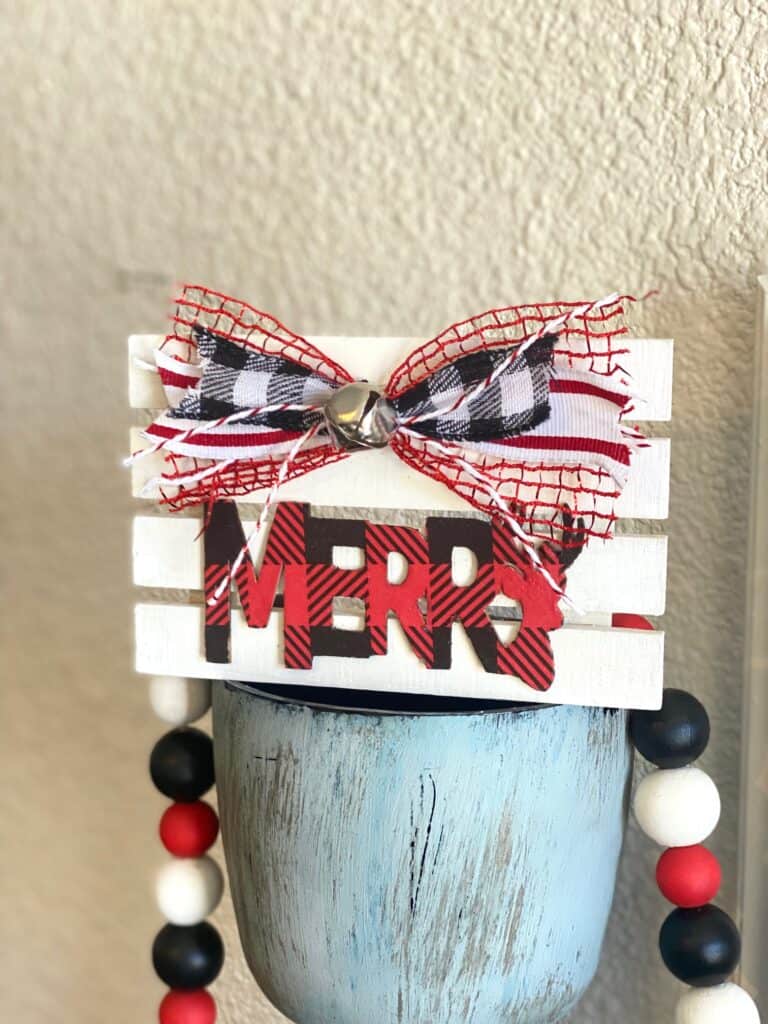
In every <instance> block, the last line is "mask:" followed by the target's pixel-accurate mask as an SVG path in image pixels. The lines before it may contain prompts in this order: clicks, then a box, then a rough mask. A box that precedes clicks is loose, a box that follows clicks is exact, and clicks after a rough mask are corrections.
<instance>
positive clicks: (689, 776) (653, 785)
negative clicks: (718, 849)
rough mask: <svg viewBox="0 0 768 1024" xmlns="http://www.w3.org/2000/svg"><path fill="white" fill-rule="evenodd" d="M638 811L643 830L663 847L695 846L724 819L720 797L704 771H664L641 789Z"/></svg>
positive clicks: (649, 778) (645, 781) (650, 777)
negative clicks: (721, 814)
mask: <svg viewBox="0 0 768 1024" xmlns="http://www.w3.org/2000/svg"><path fill="white" fill-rule="evenodd" d="M634 810H635V818H636V819H637V823H638V825H639V826H640V828H641V829H642V830H643V832H645V834H646V835H648V836H650V838H651V839H653V840H654V841H655V842H657V843H659V845H660V846H693V845H694V844H695V843H701V842H703V841H704V840H705V839H706V838H707V836H709V835H710V834H711V833H712V832H713V830H714V829H715V826H716V825H717V823H718V821H719V820H720V794H719V793H718V791H717V786H716V785H715V784H714V782H713V781H712V779H711V778H710V777H709V775H707V773H706V772H703V771H702V770H701V769H700V768H693V767H690V766H689V767H687V768H667V769H660V770H658V771H654V772H651V773H650V775H646V777H645V778H644V779H643V781H642V782H641V783H640V785H639V786H638V787H637V792H636V793H635V805H634Z"/></svg>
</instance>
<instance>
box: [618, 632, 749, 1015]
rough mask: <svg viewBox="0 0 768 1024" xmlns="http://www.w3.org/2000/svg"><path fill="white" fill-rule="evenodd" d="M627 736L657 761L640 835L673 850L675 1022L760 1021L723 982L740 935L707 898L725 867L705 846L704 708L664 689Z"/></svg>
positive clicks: (715, 796)
mask: <svg viewBox="0 0 768 1024" xmlns="http://www.w3.org/2000/svg"><path fill="white" fill-rule="evenodd" d="M648 627H649V628H651V627H650V623H648ZM636 628H637V627H636ZM630 735H631V737H632V739H633V741H634V742H635V746H636V748H637V749H638V751H639V752H640V753H641V754H643V756H644V757H645V758H646V759H647V760H649V761H651V763H653V764H655V765H657V766H659V767H658V768H657V770H656V771H652V772H651V773H650V774H649V775H647V776H646V777H645V778H644V779H643V780H642V782H641V783H640V785H639V786H638V787H637V791H636V793H635V801H634V812H635V818H636V819H637V823H638V824H639V826H640V828H641V829H642V830H643V832H645V833H646V835H648V836H649V837H650V838H651V839H653V840H654V841H655V842H657V843H659V844H660V845H661V846H667V847H669V849H667V850H666V851H665V852H664V853H663V854H662V855H661V857H660V858H659V862H658V865H657V868H656V881H657V883H658V886H659V889H660V890H661V892H662V894H663V895H664V896H665V897H666V898H667V899H668V900H670V902H672V903H674V904H676V905H677V908H676V909H675V910H673V911H672V912H671V913H670V914H669V915H668V916H667V918H666V920H665V921H664V924H663V925H662V928H661V932H660V934H659V948H660V952H661V956H662V959H663V961H664V963H665V964H666V966H667V967H668V968H669V970H670V971H671V972H672V973H673V974H674V975H675V976H676V977H678V978H680V979H681V980H682V981H684V982H686V983H687V984H689V985H690V986H691V988H689V989H688V990H687V991H686V992H685V994H684V995H683V996H682V997H681V998H680V1000H679V1002H678V1005H677V1010H676V1014H675V1021H676V1024H722V1022H725V1021H727V1022H728V1024H760V1014H759V1012H758V1010H757V1007H756V1005H755V1003H754V1001H753V999H752V998H751V996H750V995H749V994H748V993H747V992H746V991H745V990H744V989H743V988H741V987H740V986H738V985H736V984H734V983H732V982H726V979H727V978H728V977H729V975H730V974H731V973H732V972H733V971H734V970H735V969H736V967H737V965H738V962H739V957H740V954H741V937H740V935H739V932H738V929H737V927H736V925H735V924H734V922H733V921H732V920H731V918H730V917H729V916H728V914H726V913H725V911H723V910H721V909H720V908H719V907H716V906H714V905H713V904H712V903H711V902H710V901H711V900H712V899H713V898H714V897H715V895H716V894H717V891H718V889H719V888H720V881H721V869H720V865H719V863H718V861H717V858H716V857H715V856H714V855H713V854H712V853H710V851H709V850H707V849H705V848H704V847H703V846H701V845H700V843H701V842H702V841H703V840H704V839H706V838H707V837H708V836H709V835H710V834H711V833H712V831H713V830H714V829H715V827H716V825H717V823H718V820H719V818H720V795H719V793H718V791H717V787H716V786H715V784H714V782H713V781H712V779H711V778H710V777H709V776H708V775H707V774H706V772H703V771H701V770H700V769H699V768H695V767H692V766H691V762H692V761H694V760H695V759H696V758H697V757H699V755H700V754H701V753H702V752H703V751H704V749H705V747H706V745H707V742H708V740H709V718H708V716H707V713H706V710H705V709H704V708H703V706H702V705H701V703H700V702H699V701H698V700H696V698H694V697H692V696H691V695H690V694H686V693H684V691H682V690H665V691H664V697H663V702H662V706H661V708H660V709H659V710H658V711H635V712H632V714H631V716H630Z"/></svg>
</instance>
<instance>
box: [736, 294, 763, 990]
mask: <svg viewBox="0 0 768 1024" xmlns="http://www.w3.org/2000/svg"><path fill="white" fill-rule="evenodd" d="M754 377H755V394H754V412H753V433H752V493H751V515H750V531H749V550H748V554H747V608H746V636H745V650H744V700H743V729H742V736H743V746H742V771H741V836H740V843H739V851H740V857H741V865H740V871H739V909H740V917H741V921H740V924H741V935H742V942H743V952H742V958H741V979H742V983H743V984H744V985H745V987H746V988H747V989H749V991H750V992H752V993H753V994H754V993H756V994H757V996H758V1001H759V1003H760V1006H761V1007H762V1006H768V959H767V958H766V955H765V954H766V950H768V743H766V739H767V738H768V628H767V627H768V276H766V277H761V278H760V279H759V287H758V304H757V337H756V339H755V374H754Z"/></svg>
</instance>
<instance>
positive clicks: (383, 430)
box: [325, 380, 397, 450]
mask: <svg viewBox="0 0 768 1024" xmlns="http://www.w3.org/2000/svg"><path fill="white" fill-rule="evenodd" d="M325 418H326V421H327V423H328V427H329V428H330V431H331V435H332V437H333V438H334V440H335V441H336V443H337V444H338V446H339V447H340V448H346V449H348V450H353V449H355V448H386V446H387V445H388V444H389V441H390V438H391V437H392V435H393V434H394V432H395V431H396V430H397V415H396V413H395V410H394V407H393V406H392V403H391V402H390V401H389V399H388V398H387V397H386V395H383V394H382V393H381V391H380V390H379V389H378V388H377V387H374V386H373V385H372V384H367V383H366V382H365V381H362V380H356V381H354V382H353V383H352V384H345V385H344V387H341V388H339V389H338V391H334V392H333V394H332V395H331V397H330V399H329V400H328V402H326V405H325Z"/></svg>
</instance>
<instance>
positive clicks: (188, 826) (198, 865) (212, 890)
mask: <svg viewBox="0 0 768 1024" xmlns="http://www.w3.org/2000/svg"><path fill="white" fill-rule="evenodd" d="M198 683H201V685H198ZM150 702H151V704H152V707H153V708H154V709H155V711H156V712H157V713H158V716H159V717H160V718H162V719H163V721H166V722H170V723H171V724H173V725H176V726H177V728H175V729H173V730H172V731H171V732H169V733H166V734H165V736H163V737H161V739H159V740H158V742H157V743H156V744H155V747H154V749H153V750H152V754H151V757H150V774H151V776H152V780H153V782H154V783H155V785H156V786H157V788H158V789H159V790H160V792H161V793H163V794H165V795H166V796H168V797H170V798H171V799H172V800H174V801H175V802H174V803H173V804H171V805H170V806H169V807H168V808H167V809H166V811H165V813H164V814H163V816H162V818H161V821H160V827H159V833H160V838H161V840H162V843H163V845H164V846H165V848H166V849H167V850H168V852H169V853H171V854H172V855H173V859H171V860H169V861H168V862H167V863H166V864H165V865H164V866H163V867H162V868H161V869H160V870H159V872H158V874H157V877H156V881H155V895H156V898H157V903H158V906H159V907H160V910H161V911H162V912H163V914H164V915H165V917H166V918H167V919H168V921H169V923H168V924H167V925H166V926H165V927H164V928H162V929H161V930H160V931H159V932H158V934H157V936H156V937H155V941H154V943H153V946H152V962H153V965H154V968H155V972H156V973H157V975H158V977H159V978H160V979H161V980H162V981H164V982H165V983H166V984H167V985H168V986H169V987H170V991H169V992H168V993H166V995H165V997H164V999H163V1001H162V1002H161V1004H160V1007H159V1009H158V1019H159V1022H160V1024H214V1022H215V1020H216V1003H215V1001H214V1000H213V998H212V997H211V995H210V994H209V993H208V992H207V991H206V990H205V986H207V985H209V984H210V983H211V982H212V981H213V980H214V979H215V978H216V977H217V975H218V973H219V971H220V970H221V966H222V963H223V960H224V946H223V943H222V941H221V937H220V935H219V933H218V931H217V930H216V929H215V928H214V927H213V925H211V924H209V923H208V922H207V921H206V920H205V918H206V917H207V916H208V915H209V914H210V913H212V911H213V910H215V908H216V907H217V906H218V903H219V901H220V899H221V896H222V892H223V889H224V878H223V875H222V872H221V869H220V868H219V866H218V864H216V862H215V861H214V860H212V859H211V858H210V857H208V856H205V854H206V851H207V850H209V849H210V847H211V846H212V845H213V843H214V842H215V841H216V837H217V835H218V831H219V820H218V817H217V816H216V812H215V811H214V810H213V808H212V807H210V805H209V804H207V803H204V802H203V801H201V800H199V797H200V796H202V795H203V794H204V793H205V792H207V790H208V789H210V787H211V786H212V785H213V781H214V774H213V745H212V743H211V739H210V737H209V736H207V735H206V734H205V733H204V732H202V731H201V730H199V729H194V728H190V727H189V723H190V722H193V721H195V720H196V719H197V718H199V717H200V716H202V715H204V714H205V712H206V711H207V710H208V708H209V706H210V683H203V681H198V680H187V679H175V678H171V677H160V676H158V677H155V678H153V679H152V681H151V683H150Z"/></svg>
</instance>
